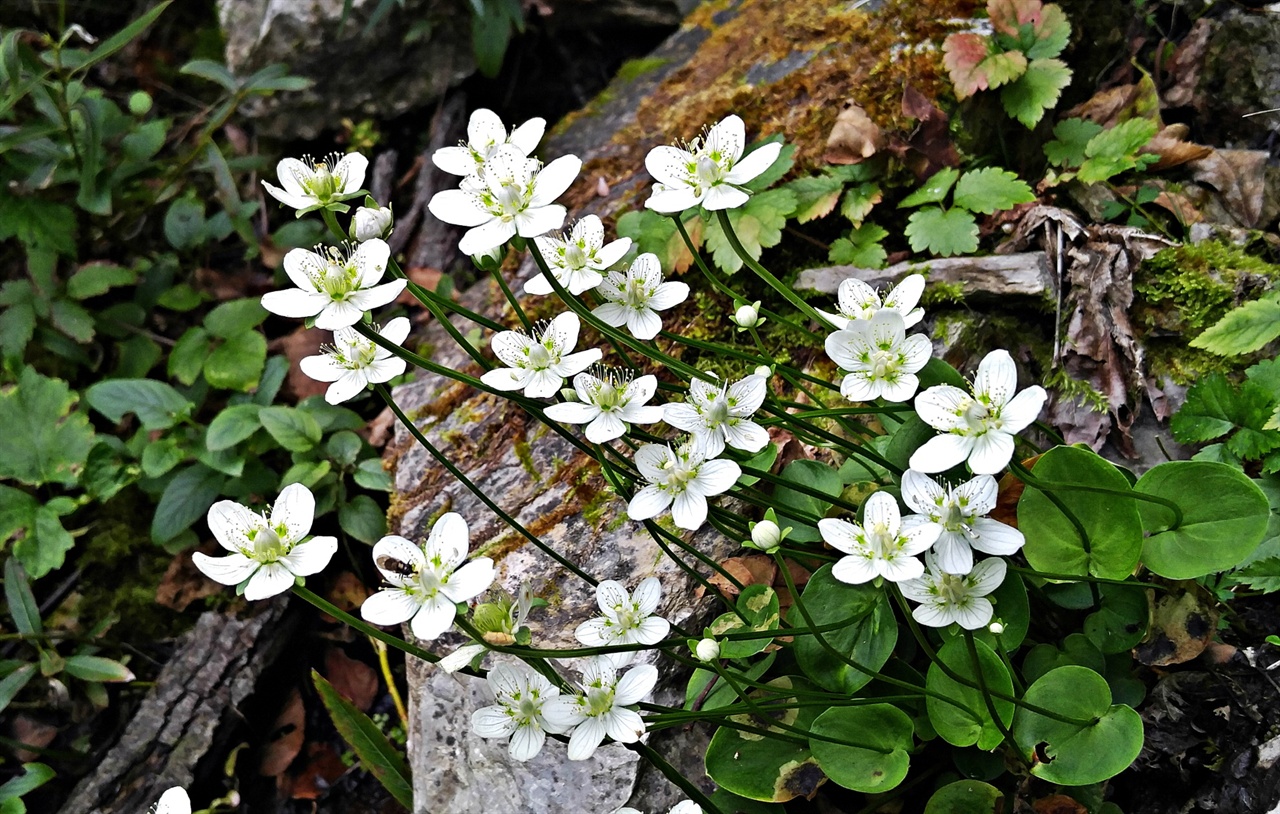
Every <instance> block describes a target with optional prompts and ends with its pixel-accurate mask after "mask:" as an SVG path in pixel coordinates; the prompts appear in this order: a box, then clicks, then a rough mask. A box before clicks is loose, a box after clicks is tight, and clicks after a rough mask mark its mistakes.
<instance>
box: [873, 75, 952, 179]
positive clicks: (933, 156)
mask: <svg viewBox="0 0 1280 814" xmlns="http://www.w3.org/2000/svg"><path fill="white" fill-rule="evenodd" d="M902 115H904V116H907V117H909V118H912V119H915V120H916V122H917V124H916V127H915V129H914V130H912V131H911V133H909V134H908V135H907V137H906V139H905V140H903V139H902V138H894V139H893V141H892V142H891V143H890V144H889V147H888V149H889V150H890V151H891V152H892V153H894V155H896V156H897V157H898V158H899V159H901V160H902V162H903V163H904V164H905V165H906V166H907V168H908V169H910V170H911V172H912V173H913V174H914V175H915V176H916V178H918V179H920V180H924V179H925V178H928V177H929V176H931V175H933V174H934V173H935V172H937V171H938V170H940V169H942V168H943V167H955V166H957V165H959V164H960V153H959V152H957V151H956V145H955V144H954V143H953V142H952V141H951V130H950V119H948V118H947V114H946V113H943V112H942V108H940V107H938V106H937V105H935V104H934V103H933V102H931V101H929V97H927V96H925V95H924V94H923V93H921V92H920V91H919V90H917V89H916V88H915V87H914V86H912V85H907V86H906V87H905V88H903V90H902Z"/></svg>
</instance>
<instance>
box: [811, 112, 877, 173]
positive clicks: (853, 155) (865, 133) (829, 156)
mask: <svg viewBox="0 0 1280 814" xmlns="http://www.w3.org/2000/svg"><path fill="white" fill-rule="evenodd" d="M882 147H884V134H883V133H881V132H880V126H879V125H878V124H876V123H875V122H873V121H872V120H871V117H870V116H868V115H867V111H865V110H863V109H862V108H861V107H860V106H858V105H856V104H854V103H853V102H845V103H844V110H841V111H840V115H839V116H837V117H836V123H835V125H834V126H832V128H831V133H830V134H829V135H828V136H827V151H826V153H824V154H823V156H822V160H823V161H826V162H827V163H828V164H857V163H859V162H861V161H865V160H866V159H868V158H870V157H871V156H873V155H875V154H876V153H877V152H878V151H879V150H880V149H881V148H882Z"/></svg>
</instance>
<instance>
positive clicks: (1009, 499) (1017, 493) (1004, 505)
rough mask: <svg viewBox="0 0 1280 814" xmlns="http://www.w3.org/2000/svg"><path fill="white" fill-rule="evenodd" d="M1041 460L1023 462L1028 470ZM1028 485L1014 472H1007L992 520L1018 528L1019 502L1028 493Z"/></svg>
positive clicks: (992, 512) (993, 510)
mask: <svg viewBox="0 0 1280 814" xmlns="http://www.w3.org/2000/svg"><path fill="white" fill-rule="evenodd" d="M1038 460H1040V456H1039V455H1036V456H1035V457H1034V458H1028V459H1026V460H1025V461H1023V462H1022V465H1023V466H1025V467H1026V468H1027V469H1031V468H1032V467H1034V466H1035V465H1036V461H1038ZM1026 489H1027V485H1026V484H1025V483H1023V482H1022V481H1021V480H1019V479H1018V477H1017V475H1014V474H1013V473H1012V472H1006V473H1005V475H1004V477H1002V478H1001V479H1000V491H999V492H998V493H997V495H996V507H995V508H994V509H992V510H991V513H990V515H989V516H990V518H991V519H992V520H999V521H1000V522H1001V523H1004V524H1005V525H1006V526H1013V527H1014V528H1015V529H1016V528H1017V527H1018V501H1019V500H1021V499H1022V493H1023V492H1024V491H1026Z"/></svg>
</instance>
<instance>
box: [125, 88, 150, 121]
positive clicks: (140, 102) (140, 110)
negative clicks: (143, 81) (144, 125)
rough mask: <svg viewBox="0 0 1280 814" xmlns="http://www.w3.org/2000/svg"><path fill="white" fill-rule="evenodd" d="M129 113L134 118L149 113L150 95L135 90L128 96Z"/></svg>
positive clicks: (143, 91)
mask: <svg viewBox="0 0 1280 814" xmlns="http://www.w3.org/2000/svg"><path fill="white" fill-rule="evenodd" d="M129 112H130V113H132V114H133V115H135V116H145V115H147V114H148V113H150V112H151V94H149V93H147V92H146V91H145V90H136V91H134V92H133V93H132V94H131V95H130V96H129Z"/></svg>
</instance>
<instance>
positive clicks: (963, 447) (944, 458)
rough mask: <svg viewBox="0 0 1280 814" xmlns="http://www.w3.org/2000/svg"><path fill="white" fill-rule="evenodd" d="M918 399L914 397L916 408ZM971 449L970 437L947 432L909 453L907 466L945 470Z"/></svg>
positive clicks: (961, 460) (924, 470) (920, 469)
mask: <svg viewBox="0 0 1280 814" xmlns="http://www.w3.org/2000/svg"><path fill="white" fill-rule="evenodd" d="M919 404H920V399H918V398H917V399H916V405H917V409H918V407H919ZM972 449H973V439H972V438H970V437H965V436H960V435H953V434H951V433H947V434H945V435H939V436H936V437H934V438H931V439H929V440H928V441H926V442H925V443H924V444H922V445H921V446H920V448H919V449H917V450H916V451H915V452H913V453H911V459H910V461H908V466H910V467H911V468H912V469H915V470H918V471H920V472H930V473H933V472H945V471H947V470H948V469H950V468H951V467H953V466H956V465H957V464H959V463H961V462H963V461H964V459H965V458H968V457H969V452H970V450H972Z"/></svg>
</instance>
